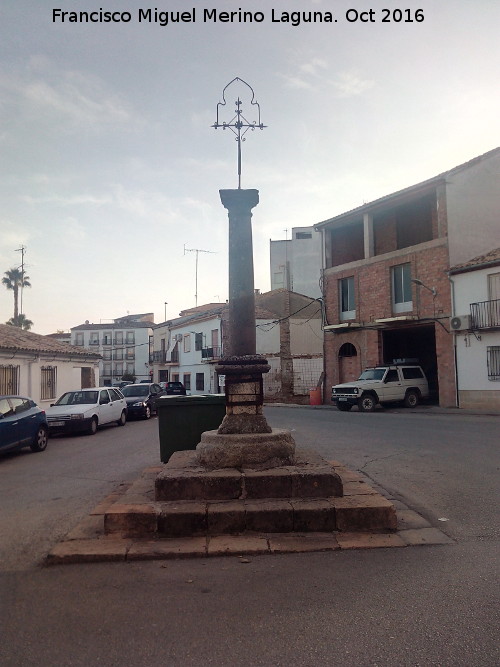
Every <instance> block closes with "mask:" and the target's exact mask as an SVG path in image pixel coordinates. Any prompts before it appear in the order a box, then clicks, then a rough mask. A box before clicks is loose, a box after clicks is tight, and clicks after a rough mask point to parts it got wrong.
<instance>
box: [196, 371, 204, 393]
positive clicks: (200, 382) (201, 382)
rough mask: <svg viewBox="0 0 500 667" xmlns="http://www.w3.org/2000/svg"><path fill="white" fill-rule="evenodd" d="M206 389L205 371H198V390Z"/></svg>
mask: <svg viewBox="0 0 500 667" xmlns="http://www.w3.org/2000/svg"><path fill="white" fill-rule="evenodd" d="M204 390H205V373H196V391H204Z"/></svg>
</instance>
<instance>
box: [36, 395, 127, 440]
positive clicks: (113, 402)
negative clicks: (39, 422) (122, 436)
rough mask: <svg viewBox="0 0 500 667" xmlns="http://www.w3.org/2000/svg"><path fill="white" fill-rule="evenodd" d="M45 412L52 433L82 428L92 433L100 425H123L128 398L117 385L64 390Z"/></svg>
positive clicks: (76, 430)
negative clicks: (126, 398)
mask: <svg viewBox="0 0 500 667" xmlns="http://www.w3.org/2000/svg"><path fill="white" fill-rule="evenodd" d="M45 412H46V413H47V423H48V425H49V430H50V432H51V433H77V432H82V431H83V432H86V433H88V434H89V435H93V434H94V433H95V432H96V431H97V427H98V426H102V425H103V424H111V423H113V422H115V423H116V424H118V426H124V425H125V423H126V421H127V401H126V400H125V398H124V397H123V394H122V392H121V391H120V390H119V389H118V388H116V387H92V388H91V389H78V390H76V391H67V392H66V393H65V394H63V395H62V396H61V397H60V398H59V399H58V400H57V401H56V402H55V403H53V404H52V405H51V406H50V408H47V409H46V410H45Z"/></svg>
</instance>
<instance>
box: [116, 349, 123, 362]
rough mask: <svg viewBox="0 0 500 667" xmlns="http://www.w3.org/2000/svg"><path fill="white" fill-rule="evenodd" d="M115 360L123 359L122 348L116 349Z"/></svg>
mask: <svg viewBox="0 0 500 667" xmlns="http://www.w3.org/2000/svg"><path fill="white" fill-rule="evenodd" d="M115 359H119V360H121V359H123V347H117V348H116V349H115Z"/></svg>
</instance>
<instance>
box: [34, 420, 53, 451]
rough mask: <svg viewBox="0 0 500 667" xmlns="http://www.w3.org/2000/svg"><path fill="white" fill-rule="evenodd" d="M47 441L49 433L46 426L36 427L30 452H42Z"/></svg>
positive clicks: (45, 447)
mask: <svg viewBox="0 0 500 667" xmlns="http://www.w3.org/2000/svg"><path fill="white" fill-rule="evenodd" d="M48 440H49V431H48V429H47V427H46V426H44V425H43V424H42V425H41V426H39V427H38V431H37V432H36V434H35V437H34V438H33V442H32V443H31V445H30V447H31V451H32V452H43V451H44V450H45V449H47V442H48Z"/></svg>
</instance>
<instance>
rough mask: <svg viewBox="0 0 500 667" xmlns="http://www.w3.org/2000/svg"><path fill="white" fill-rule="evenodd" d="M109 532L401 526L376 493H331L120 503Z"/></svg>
mask: <svg viewBox="0 0 500 667" xmlns="http://www.w3.org/2000/svg"><path fill="white" fill-rule="evenodd" d="M104 527H105V532H106V534H108V535H109V534H120V535H121V536H122V537H182V536H189V535H193V536H195V535H224V534H233V535H234V534H243V533H253V532H258V533H266V532H274V533H308V532H330V531H349V532H356V531H367V530H369V531H390V530H396V528H397V524H396V511H395V508H394V505H393V504H392V503H391V502H390V501H389V500H387V499H386V498H384V497H383V496H381V495H379V494H377V493H375V494H365V495H353V496H344V497H331V498H296V499H290V500H288V499H281V498H265V499H255V500H231V501H213V502H206V501H185V500H184V501H164V502H153V503H144V504H136V505H126V504H122V503H116V504H114V505H112V506H111V507H110V508H108V510H107V511H106V513H105V516H104Z"/></svg>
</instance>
